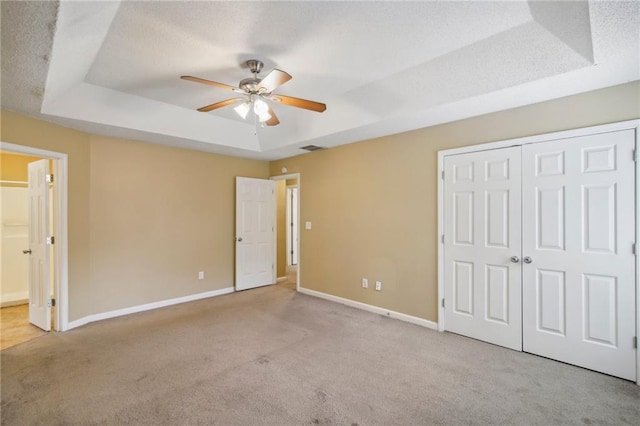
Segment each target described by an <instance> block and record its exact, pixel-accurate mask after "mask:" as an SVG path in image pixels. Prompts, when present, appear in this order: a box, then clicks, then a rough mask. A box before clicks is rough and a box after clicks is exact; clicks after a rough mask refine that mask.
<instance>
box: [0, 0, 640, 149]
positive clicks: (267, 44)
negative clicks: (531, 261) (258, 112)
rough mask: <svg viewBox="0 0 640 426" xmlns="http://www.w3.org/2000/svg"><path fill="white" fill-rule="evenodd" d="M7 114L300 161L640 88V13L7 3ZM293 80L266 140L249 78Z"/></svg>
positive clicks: (589, 7) (427, 5)
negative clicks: (306, 155) (240, 100)
mask: <svg viewBox="0 0 640 426" xmlns="http://www.w3.org/2000/svg"><path fill="white" fill-rule="evenodd" d="M1 7H2V15H1V19H2V21H1V34H2V46H1V49H2V50H1V54H2V58H1V60H2V81H1V83H2V85H1V88H2V93H1V102H2V107H3V108H8V109H11V110H15V111H18V112H22V113H26V114H29V115H32V116H36V117H41V118H44V119H46V120H49V121H53V122H57V123H60V124H62V125H65V126H69V127H73V128H77V129H79V130H83V131H87V132H91V133H95V134H102V135H111V136H116V137H123V138H131V139H139V140H144V141H148V142H155V143H162V144H167V145H175V146H184V147H189V148H195V149H201V150H204V151H210V152H219V153H224V154H231V155H239V156H245V157H250V158H262V159H276V158H283V157H287V156H291V155H295V154H298V153H300V152H301V151H300V150H299V147H301V146H304V145H308V144H310V143H313V144H318V145H324V146H328V147H332V146H336V145H340V144H344V143H351V142H356V141H358V140H363V139H367V138H372V137H377V136H383V135H388V134H392V133H397V132H402V131H407V130H412V129H416V128H421V127H427V126H430V125H435V124H440V123H445V122H449V121H453V120H458V119H461V118H465V117H470V116H476V115H481V114H486V113H489V112H493V111H498V110H502V109H507V108H512V107H517V106H521V105H526V104H530V103H534V102H540V101H544V100H548V99H554V98H558V97H562V96H567V95H571V94H574V93H580V92H585V91H589V90H594V89H598V88H602V87H607V86H612V85H616V84H621V83H625V82H628V81H633V80H638V79H640V2H637V1H630V2H606V1H605V2H587V1H563V2H553V1H544V2H527V1H510V2H480V1H458V2H436V1H425V2H339V1H335V2H268V1H261V2H235V1H234V2H218V1H216V2H186V1H180V2H159V1H158V2H155V1H141V2H136V1H121V2H98V1H86V2H83V1H63V2H24V1H20V2H11V1H3V2H2V4H1ZM252 58H256V59H260V60H262V61H263V62H264V63H265V70H264V71H263V73H262V75H264V74H266V72H268V71H269V70H270V69H272V68H274V67H277V68H279V69H283V70H285V71H287V72H288V73H289V74H291V75H292V76H293V79H292V80H291V81H290V82H288V83H287V84H285V85H283V86H281V87H280V88H279V89H278V90H276V93H281V94H284V95H290V96H296V97H301V98H306V99H311V100H315V101H319V102H323V103H326V104H327V111H326V112H324V113H322V114H318V113H315V112H310V111H306V110H301V109H296V108H292V107H286V106H284V105H275V106H273V108H274V110H275V111H276V113H277V115H278V117H279V118H280V121H281V124H280V125H279V126H276V127H268V128H259V127H258V128H256V127H255V126H254V124H253V121H252V120H248V121H243V120H240V119H239V118H238V117H237V116H236V115H235V113H234V112H233V110H232V108H230V107H228V108H224V109H219V110H215V111H212V112H209V113H200V112H197V111H195V110H196V108H198V107H201V106H204V105H207V104H211V103H213V102H217V101H220V100H223V99H226V98H229V97H232V96H229V94H230V92H226V91H224V90H221V89H217V88H214V87H210V86H205V85H201V84H196V83H192V82H188V81H184V80H180V79H179V76H180V75H194V76H198V77H202V78H206V79H210V80H215V81H220V82H223V83H227V84H231V85H237V84H238V82H239V80H241V79H242V78H245V77H248V76H250V73H249V72H248V70H247V69H245V68H242V67H241V64H242V63H243V62H244V61H245V60H247V59H252Z"/></svg>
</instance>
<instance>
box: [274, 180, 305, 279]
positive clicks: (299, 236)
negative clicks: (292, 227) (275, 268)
mask: <svg viewBox="0 0 640 426" xmlns="http://www.w3.org/2000/svg"><path fill="white" fill-rule="evenodd" d="M269 179H271V180H275V181H278V180H287V179H297V181H298V184H297V186H298V204H297V215H296V216H297V219H298V220H297V221H296V222H297V224H298V243H297V244H296V250H298V268H297V270H296V291H300V264H301V263H302V262H301V261H300V239H301V238H302V235H300V204H301V203H300V193H301V192H302V181H301V176H300V173H289V174H286V175H277V176H271V177H269ZM275 222H276V235H278V234H277V232H278V221H277V220H276V221H275ZM277 250H278V242H277V238H276V241H274V253H276V259H277V255H278V252H277Z"/></svg>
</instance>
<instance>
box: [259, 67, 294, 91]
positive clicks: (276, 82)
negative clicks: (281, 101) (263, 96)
mask: <svg viewBox="0 0 640 426" xmlns="http://www.w3.org/2000/svg"><path fill="white" fill-rule="evenodd" d="M289 80H291V76H290V75H289V74H287V73H286V72H284V71H280V70H278V69H274V70H272V71H271V72H270V73H269V74H267V75H266V76H265V77H264V78H263V79H262V80H261V81H260V83H259V84H258V89H264V92H265V93H271V92H273V91H274V90H275V89H277V88H278V87H280V86H282V85H283V84H284V83H286V82H287V81H289Z"/></svg>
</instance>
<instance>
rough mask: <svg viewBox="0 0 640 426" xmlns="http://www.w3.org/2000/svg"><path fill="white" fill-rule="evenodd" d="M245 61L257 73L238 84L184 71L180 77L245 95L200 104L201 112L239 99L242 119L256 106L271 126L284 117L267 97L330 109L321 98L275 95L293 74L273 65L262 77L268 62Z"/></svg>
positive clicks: (237, 109) (258, 114) (298, 105)
mask: <svg viewBox="0 0 640 426" xmlns="http://www.w3.org/2000/svg"><path fill="white" fill-rule="evenodd" d="M245 64H246V66H247V67H248V68H249V70H250V71H251V73H252V74H253V77H249V78H244V79H242V80H240V84H238V87H235V86H230V85H228V84H224V83H218V82H216V81H211V80H205V79H203V78H199V77H192V76H189V75H183V76H181V77H180V78H181V79H183V80H188V81H193V82H195V83H201V84H207V85H209V86H214V87H218V88H220V89H225V90H230V91H232V92H234V93H239V94H241V95H242V97H239V98H231V99H226V100H224V101H220V102H216V103H214V104H211V105H207V106H204V107H201V108H198V111H200V112H209V111H213V110H214V109H218V108H222V107H225V106H228V105H232V104H235V103H237V102H242V103H241V104H240V105H237V106H235V107H234V111H235V112H236V113H237V114H238V115H239V116H240V117H242V119H246V118H247V115H248V114H249V111H251V110H253V113H254V114H255V115H256V117H257V118H258V120H259V121H260V123H263V124H266V125H267V126H276V125H278V124H280V120H278V117H277V116H276V114H275V112H274V111H273V109H272V108H271V106H270V105H269V104H268V103H267V102H266V101H267V100H268V101H271V102H274V103H278V104H283V105H287V106H292V107H295V108H302V109H307V110H310V111H315V112H324V111H325V110H326V109H327V106H326V105H325V104H323V103H320V102H315V101H309V100H306V99H300V98H294V97H292V96H284V95H273V94H272V93H273V91H274V90H275V89H277V88H278V87H280V86H281V85H283V84H284V83H286V82H287V81H289V80H291V78H292V77H291V76H290V75H289V74H288V73H286V72H284V71H281V70H279V69H273V70H271V71H270V72H269V73H268V74H267V75H266V76H265V77H264V78H262V79H261V78H258V74H259V73H260V71H261V70H262V68H263V67H264V64H263V63H262V62H261V61H258V60H257V59H250V60H248V61H247V62H245Z"/></svg>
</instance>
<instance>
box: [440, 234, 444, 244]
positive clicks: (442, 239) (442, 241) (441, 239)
mask: <svg viewBox="0 0 640 426" xmlns="http://www.w3.org/2000/svg"><path fill="white" fill-rule="evenodd" d="M440 242H441V243H442V244H444V234H442V235H441V236H440Z"/></svg>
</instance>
